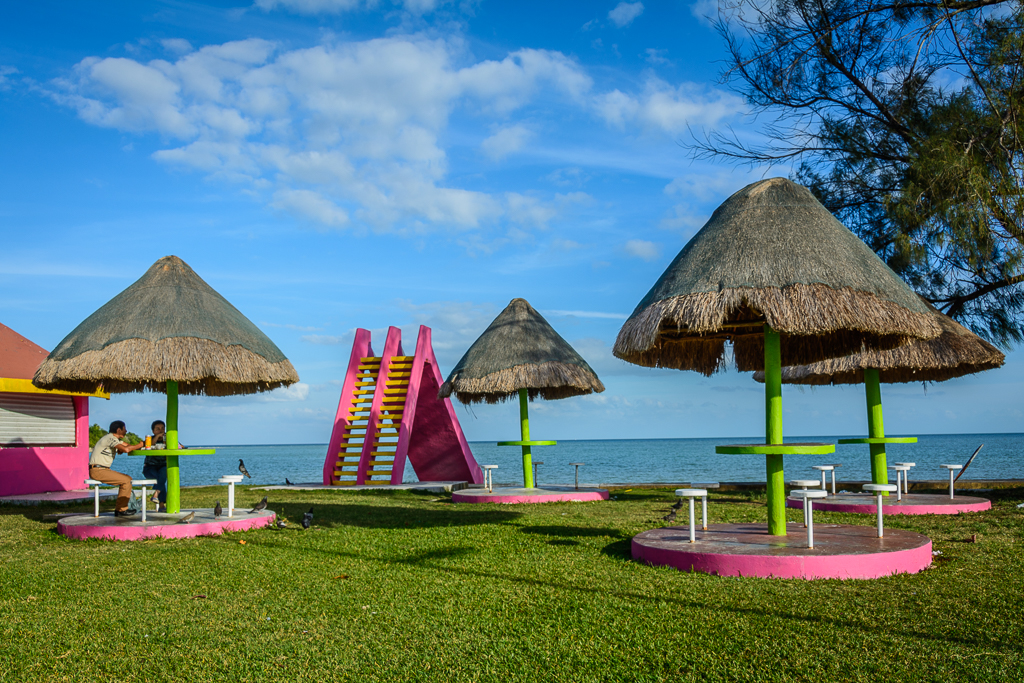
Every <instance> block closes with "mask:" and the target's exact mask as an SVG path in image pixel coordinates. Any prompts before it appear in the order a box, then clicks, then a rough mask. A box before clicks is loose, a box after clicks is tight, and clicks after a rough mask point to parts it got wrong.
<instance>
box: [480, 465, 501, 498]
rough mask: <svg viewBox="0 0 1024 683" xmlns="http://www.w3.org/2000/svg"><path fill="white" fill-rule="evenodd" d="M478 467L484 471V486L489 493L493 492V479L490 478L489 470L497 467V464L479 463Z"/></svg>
mask: <svg viewBox="0 0 1024 683" xmlns="http://www.w3.org/2000/svg"><path fill="white" fill-rule="evenodd" d="M480 469H482V470H483V471H484V488H486V489H487V490H488V491H490V492H491V493H494V480H493V479H491V470H496V469H498V466H497V465H481V466H480Z"/></svg>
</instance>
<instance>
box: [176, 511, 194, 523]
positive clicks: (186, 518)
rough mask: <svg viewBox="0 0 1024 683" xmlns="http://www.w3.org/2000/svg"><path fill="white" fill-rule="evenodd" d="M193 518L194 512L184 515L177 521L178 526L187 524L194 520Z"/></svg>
mask: <svg viewBox="0 0 1024 683" xmlns="http://www.w3.org/2000/svg"><path fill="white" fill-rule="evenodd" d="M195 516H196V513H195V510H193V511H192V512H190V513H188V514H187V515H185V516H184V517H182V518H181V519H179V520H178V524H188V523H189V522H191V521H192V520H193V519H195Z"/></svg>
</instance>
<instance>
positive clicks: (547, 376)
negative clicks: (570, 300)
mask: <svg viewBox="0 0 1024 683" xmlns="http://www.w3.org/2000/svg"><path fill="white" fill-rule="evenodd" d="M520 389H528V390H529V394H530V398H531V399H535V398H537V397H538V396H540V397H541V398H543V399H547V400H551V399H558V398H568V397H569V396H581V395H583V394H589V393H592V392H595V391H596V392H602V391H604V385H603V384H601V380H599V379H598V378H597V374H596V373H595V372H594V371H593V370H592V369H591V368H590V366H589V365H587V361H585V360H583V358H581V357H580V354H578V353H576V351H575V349H573V348H572V347H571V346H569V343H568V342H567V341H565V340H564V339H562V338H561V337H560V336H559V335H558V333H557V332H555V330H554V328H553V327H551V325H550V324H549V323H548V321H547V320H545V319H544V316H542V315H541V314H540V313H538V312H537V311H535V310H534V308H533V306H531V305H530V304H529V303H528V302H527V301H526V299H512V301H511V303H509V305H508V307H506V308H505V310H504V311H502V312H501V314H500V315H499V316H498V317H497V318H495V319H494V322H492V323H491V324H490V326H488V328H487V329H486V330H484V333H483V334H481V335H480V338H479V339H477V340H476V341H475V342H473V345H472V346H470V347H469V350H468V351H466V355H464V356H463V357H462V360H460V361H459V362H458V364H457V365H456V366H455V369H454V370H452V372H451V374H450V375H448V379H447V381H445V383H444V384H443V385H441V390H440V391H439V392H438V397H440V398H445V397H447V396H450V395H452V394H455V398H457V399H459V401H461V402H462V403H480V402H482V401H486V402H487V403H498V402H500V401H504V400H507V399H509V398H512V397H513V396H516V395H517V394H518V393H519V390H520Z"/></svg>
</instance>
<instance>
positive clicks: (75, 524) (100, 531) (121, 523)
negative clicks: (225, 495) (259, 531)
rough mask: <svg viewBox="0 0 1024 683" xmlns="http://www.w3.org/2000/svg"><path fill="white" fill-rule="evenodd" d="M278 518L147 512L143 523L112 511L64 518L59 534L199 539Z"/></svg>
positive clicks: (265, 514) (204, 512) (267, 523)
mask: <svg viewBox="0 0 1024 683" xmlns="http://www.w3.org/2000/svg"><path fill="white" fill-rule="evenodd" d="M189 512H195V517H194V518H193V520H192V521H191V522H190V523H188V524H182V523H181V522H180V521H179V520H180V519H181V518H182V517H184V516H185V515H186V514H188V513H189ZM276 517H277V515H276V514H275V513H274V512H273V511H271V510H263V511H261V512H254V513H252V514H250V513H249V511H248V510H246V511H240V510H235V514H234V516H233V517H231V518H230V519H229V518H228V517H225V516H224V515H221V516H220V517H219V518H217V519H214V517H213V509H212V508H206V509H202V508H200V509H196V510H182V511H181V512H180V513H178V514H176V515H169V514H167V513H160V512H147V513H146V521H145V523H143V521H142V515H141V514H138V515H135V516H133V517H114V513H112V512H103V513H100V516H99V517H93V516H92V513H86V514H82V515H74V516H72V517H64V518H63V519H61V520H60V521H58V522H57V533H59V534H61V535H62V536H67V537H68V538H78V539H82V538H106V539H108V540H112V541H138V540H141V539H145V538H193V537H195V536H219V535H221V534H222V533H224V532H225V531H246V530H248V529H256V528H259V527H263V526H270V525H271V524H273V523H274V519H276Z"/></svg>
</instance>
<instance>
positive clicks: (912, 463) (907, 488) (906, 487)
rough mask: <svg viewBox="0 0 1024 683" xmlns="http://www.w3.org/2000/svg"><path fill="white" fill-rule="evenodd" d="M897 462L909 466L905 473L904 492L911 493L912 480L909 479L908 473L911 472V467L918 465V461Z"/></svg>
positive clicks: (902, 465)
mask: <svg viewBox="0 0 1024 683" xmlns="http://www.w3.org/2000/svg"><path fill="white" fill-rule="evenodd" d="M895 464H896V465H900V466H901V467H906V468H907V471H906V472H904V473H903V493H905V494H909V493H910V482H908V481H907V479H908V477H907V475H908V474H910V468H911V467H917V463H916V462H898V463H895Z"/></svg>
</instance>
